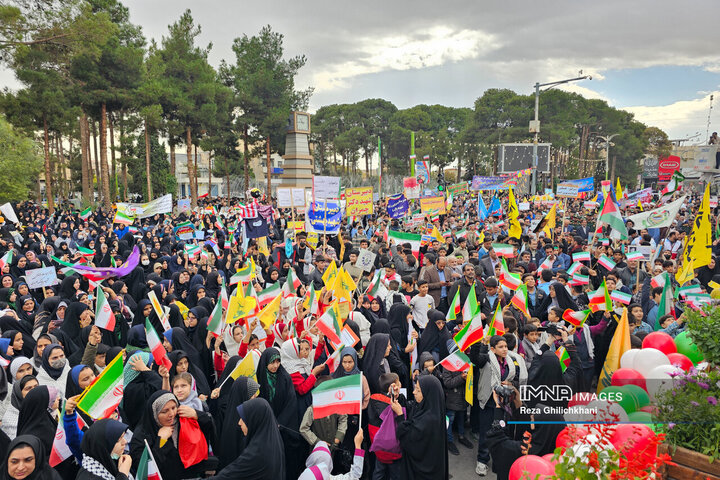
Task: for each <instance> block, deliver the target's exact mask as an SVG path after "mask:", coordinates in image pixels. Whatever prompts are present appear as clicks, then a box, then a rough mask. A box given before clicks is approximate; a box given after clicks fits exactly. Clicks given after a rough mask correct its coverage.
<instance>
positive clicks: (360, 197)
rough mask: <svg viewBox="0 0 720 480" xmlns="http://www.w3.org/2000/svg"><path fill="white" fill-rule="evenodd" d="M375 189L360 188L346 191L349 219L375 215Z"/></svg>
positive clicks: (346, 210) (346, 208) (346, 212)
mask: <svg viewBox="0 0 720 480" xmlns="http://www.w3.org/2000/svg"><path fill="white" fill-rule="evenodd" d="M372 197H373V187H359V188H346V189H345V201H346V202H347V203H346V206H345V215H347V216H348V217H353V216H358V215H372V213H373V198H372Z"/></svg>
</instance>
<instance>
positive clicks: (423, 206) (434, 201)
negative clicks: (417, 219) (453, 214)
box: [420, 197, 445, 215]
mask: <svg viewBox="0 0 720 480" xmlns="http://www.w3.org/2000/svg"><path fill="white" fill-rule="evenodd" d="M420 210H421V211H422V213H437V214H441V215H442V214H444V213H445V197H423V198H421V199H420Z"/></svg>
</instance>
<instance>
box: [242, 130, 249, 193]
mask: <svg viewBox="0 0 720 480" xmlns="http://www.w3.org/2000/svg"><path fill="white" fill-rule="evenodd" d="M243 145H244V147H243V161H244V162H245V191H246V192H247V191H248V190H249V189H250V159H249V158H248V157H249V151H248V126H247V124H245V125H243Z"/></svg>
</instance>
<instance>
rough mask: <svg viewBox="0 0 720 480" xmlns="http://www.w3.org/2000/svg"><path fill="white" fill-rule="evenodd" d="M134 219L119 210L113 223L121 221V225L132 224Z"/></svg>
mask: <svg viewBox="0 0 720 480" xmlns="http://www.w3.org/2000/svg"><path fill="white" fill-rule="evenodd" d="M133 221H134V219H133V218H132V217H129V216H127V215H126V214H124V213H123V212H121V211H119V210H118V212H117V213H116V214H115V218H114V219H113V223H119V224H120V225H130V224H131V223H133Z"/></svg>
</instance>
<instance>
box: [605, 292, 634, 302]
mask: <svg viewBox="0 0 720 480" xmlns="http://www.w3.org/2000/svg"><path fill="white" fill-rule="evenodd" d="M610 298H611V299H613V300H615V301H616V302H620V303H622V304H623V305H630V301H631V300H632V295H630V294H629V293H625V292H621V291H620V290H613V291H612V292H610Z"/></svg>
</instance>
